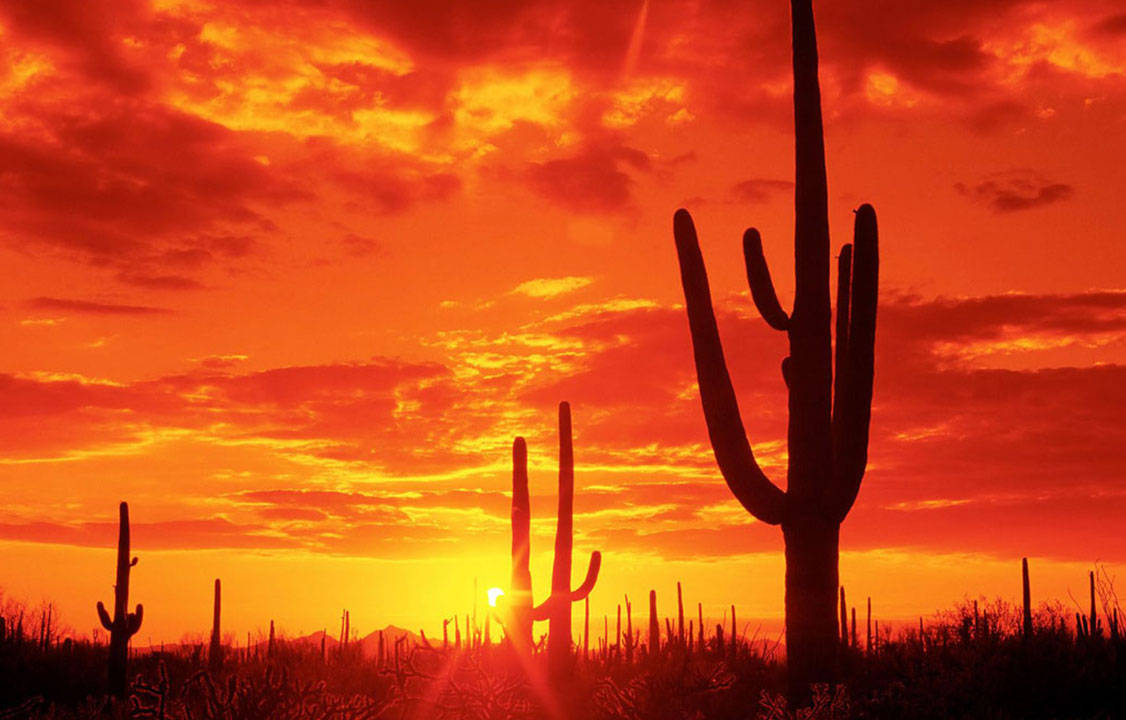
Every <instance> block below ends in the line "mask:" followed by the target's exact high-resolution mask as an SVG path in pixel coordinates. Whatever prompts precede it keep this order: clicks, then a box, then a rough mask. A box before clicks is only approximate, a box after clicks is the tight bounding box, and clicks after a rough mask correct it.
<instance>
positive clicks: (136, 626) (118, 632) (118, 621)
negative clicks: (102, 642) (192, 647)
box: [98, 502, 145, 698]
mask: <svg viewBox="0 0 1126 720" xmlns="http://www.w3.org/2000/svg"><path fill="white" fill-rule="evenodd" d="M118 514H119V516H118V524H117V577H116V581H115V582H114V584H113V618H112V619H110V616H109V613H108V612H106V606H105V605H103V604H102V603H101V601H100V600H99V601H98V619H100V620H101V621H102V627H104V628H105V629H106V630H108V631H109V668H108V669H109V673H108V677H109V692H110V693H111V694H112V695H115V696H117V697H119V698H123V697H125V668H126V664H127V663H128V661H129V638H131V637H133V636H134V635H136V634H137V631H138V630H140V629H141V619H142V618H143V617H144V614H145V609H144V607H143V606H142V605H141V604H140V603H137V610H136V612H129V569H130V568H132V567H133V566H134V565H136V564H137V558H130V556H129V504H128V503H124V502H123V503H121V505H120V507H119V508H118Z"/></svg>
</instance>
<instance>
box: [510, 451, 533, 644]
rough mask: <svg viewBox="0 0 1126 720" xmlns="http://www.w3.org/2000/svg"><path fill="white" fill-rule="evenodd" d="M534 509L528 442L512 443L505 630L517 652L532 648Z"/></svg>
mask: <svg viewBox="0 0 1126 720" xmlns="http://www.w3.org/2000/svg"><path fill="white" fill-rule="evenodd" d="M531 522H532V512H531V506H530V503H529V500H528V446H527V444H525V442H524V438H522V437H518V438H516V440H514V441H513V443H512V519H511V523H512V577H511V580H510V581H509V585H510V587H509V592H508V596H507V598H506V599H507V601H508V607H509V621H508V626H507V627H506V628H505V634H506V635H507V636H508V638H509V640H510V641H511V642H512V645H513V647H514V648H515V649H516V650H517V652H525V653H526V652H529V651H531V649H532V572H531V570H529V568H528V554H529V552H530V550H529V548H530V539H529V536H530V533H531Z"/></svg>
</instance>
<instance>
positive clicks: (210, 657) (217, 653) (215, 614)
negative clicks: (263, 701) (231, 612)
mask: <svg viewBox="0 0 1126 720" xmlns="http://www.w3.org/2000/svg"><path fill="white" fill-rule="evenodd" d="M220 593H221V589H220V585H219V578H215V601H214V606H213V608H212V616H211V647H210V648H209V649H208V651H207V666H208V669H209V670H210V671H211V672H213V673H217V672H219V671H220V670H222V669H223V641H222V639H221V637H220V635H219V611H220V609H221V607H220Z"/></svg>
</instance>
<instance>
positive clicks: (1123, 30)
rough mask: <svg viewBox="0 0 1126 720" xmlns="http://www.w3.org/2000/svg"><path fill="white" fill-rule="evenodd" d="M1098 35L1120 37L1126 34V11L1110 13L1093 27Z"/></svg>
mask: <svg viewBox="0 0 1126 720" xmlns="http://www.w3.org/2000/svg"><path fill="white" fill-rule="evenodd" d="M1092 30H1093V31H1094V33H1095V34H1097V35H1107V36H1110V37H1119V36H1122V35H1126V13H1117V14H1114V15H1108V16H1106V17H1105V18H1103V19H1102V20H1100V21H1099V22H1097V23H1096V24H1095V26H1094V27H1093V28H1092Z"/></svg>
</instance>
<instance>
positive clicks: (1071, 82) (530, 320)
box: [0, 0, 1126, 645]
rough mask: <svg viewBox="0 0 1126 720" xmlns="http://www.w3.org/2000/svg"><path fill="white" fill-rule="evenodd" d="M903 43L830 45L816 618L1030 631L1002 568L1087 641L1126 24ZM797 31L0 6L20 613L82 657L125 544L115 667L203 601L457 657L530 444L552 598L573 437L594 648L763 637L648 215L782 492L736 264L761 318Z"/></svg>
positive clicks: (1007, 9) (544, 18)
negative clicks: (867, 389)
mask: <svg viewBox="0 0 1126 720" xmlns="http://www.w3.org/2000/svg"><path fill="white" fill-rule="evenodd" d="M917 5H918V4H902V3H893V2H888V1H887V0H866V2H863V3H855V2H853V3H847V2H843V1H842V0H835V1H833V2H819V3H818V4H817V22H818V33H819V40H820V43H821V45H820V47H821V82H822V89H823V98H824V112H825V117H826V119H827V126H826V146H827V148H826V149H827V162H828V172H829V191H830V198H829V207H830V221H831V223H832V228H831V230H832V233H833V247H834V248H839V247H840V245H841V244H843V243H844V242H848V241H849V240H850V236H851V227H852V222H853V213H852V211H853V210H854V209H855V208H856V207H857V206H858V205H860V203H862V202H871V203H872V204H873V205H874V206H875V207H876V209H877V212H878V213H879V222H880V242H881V246H880V253H881V256H880V262H881V268H880V272H881V277H880V283H881V287H880V305H879V320H878V332H877V346H876V380H875V394H874V401H873V408H872V430H871V433H872V434H871V443H870V450H869V455H868V457H869V462H868V470H867V474H866V476H865V480H864V484H863V486H862V488H861V491H860V495H859V499H858V500H857V502H856V505H855V507H854V508H853V509H852V512H851V513H850V515H849V517H848V519H847V520H846V521H845V522H844V524H843V526H842V530H841V560H840V564H841V579H842V582H843V584H844V586H845V588H846V590H847V591H848V592H849V594H850V601H851V602H852V604H856V605H857V606H859V605H860V603H861V602H862V599H863V598H864V597H867V596H871V597H872V598H873V604H874V607H875V608H876V609H877V610H878V612H879V613H880V617H881V618H883V619H884V621H885V622H886V621H900V620H902V621H911V620H912V619H913V618H917V617H918V616H920V615H924V616H926V615H930V614H932V613H934V612H936V611H938V610H940V609H943V608H947V607H949V606H950V605H951V604H953V603H955V602H957V601H959V600H961V599H963V598H966V597H978V595H983V596H986V597H994V596H1001V597H1003V598H1006V599H1009V600H1015V599H1016V598H1017V596H1018V592H1019V589H1020V574H1019V573H1020V563H1019V559H1020V558H1021V557H1022V556H1027V557H1029V558H1030V562H1031V566H1032V578H1033V580H1032V582H1033V586H1034V593H1035V600H1036V602H1037V603H1040V602H1046V601H1059V602H1061V603H1063V604H1064V605H1065V607H1067V608H1070V606H1071V603H1072V602H1073V598H1077V597H1079V596H1080V595H1082V593H1084V592H1085V588H1086V582H1087V575H1086V573H1087V571H1088V570H1089V569H1092V568H1094V567H1095V566H1096V564H1099V565H1100V566H1102V567H1103V568H1105V570H1106V571H1107V572H1108V573H1109V575H1111V576H1113V575H1114V574H1115V573H1116V572H1123V571H1126V539H1124V538H1126V535H1124V534H1123V533H1122V532H1121V531H1122V528H1123V523H1122V518H1123V517H1126V475H1124V470H1126V453H1124V451H1123V448H1126V423H1123V421H1122V408H1123V407H1126V364H1124V363H1126V282H1124V275H1123V268H1126V243H1123V238H1122V228H1124V227H1126V202H1123V198H1124V197H1126V173H1123V172H1122V168H1121V165H1122V158H1123V156H1124V151H1126V43H1124V42H1123V41H1124V40H1126V14H1123V13H1122V10H1121V7H1120V6H1119V4H1118V3H1115V2H1112V1H1111V0H1061V1H1060V2H1054V3H1047V2H1037V1H1033V0H1004V1H1003V2H999V3H978V2H968V1H967V0H956V1H954V2H947V3H932V4H928V5H927V6H926V7H918V6H917ZM788 27H789V16H788V14H787V12H786V8H785V5H784V4H780V3H768V2H764V1H762V0H754V1H753V2H750V3H731V2H727V1H726V0H724V1H721V2H698V1H696V0H673V1H672V2H667V3H658V2H649V1H648V0H637V1H636V2H629V3H599V2H592V1H586V0H584V1H583V2H577V3H576V2H562V0H533V1H532V2H528V3H516V4H512V3H505V2H484V3H479V4H476V5H474V6H473V9H470V6H468V5H462V4H458V3H444V2H430V1H429V0H427V1H425V2H421V3H412V4H404V3H364V2H355V1H353V0H327V1H321V0H318V1H316V2H313V1H311V0H283V1H282V2H274V3H263V2H259V1H257V0H238V1H237V2H228V3H218V2H211V1H209V0H107V2H101V3H83V2H77V1H72V0H58V1H52V2H48V3H33V4H28V3H19V2H3V3H0V57H2V58H3V63H2V64H0V107H2V110H3V112H2V118H3V119H2V120H0V187H2V188H3V190H4V194H5V202H4V203H3V204H2V205H0V257H2V258H3V263H4V264H3V266H4V268H5V280H6V282H5V283H4V287H3V289H2V290H0V342H2V343H3V345H4V347H5V349H6V352H5V354H4V358H3V364H2V365H0V388H2V390H3V392H2V393H0V407H2V410H3V412H0V488H2V492H3V497H4V502H3V503H2V504H0V551H2V552H3V555H4V557H5V562H4V571H3V573H2V574H0V604H2V603H4V602H7V601H9V600H17V601H22V602H25V603H27V604H28V605H29V606H30V607H37V606H39V604H40V603H42V602H53V603H55V605H56V607H57V608H58V609H59V611H60V612H61V622H62V624H63V626H64V627H65V628H67V629H68V631H70V632H73V633H75V634H78V635H83V636H88V635H89V634H90V632H91V631H92V630H93V629H94V628H95V627H96V626H97V617H96V615H95V612H94V604H95V602H96V601H98V600H102V601H107V600H109V599H110V598H111V597H112V584H113V577H114V575H113V570H114V565H113V562H114V544H115V541H116V532H117V507H118V502H120V501H122V500H124V501H128V503H129V506H130V512H131V517H132V536H133V537H132V546H133V554H134V555H136V556H138V558H139V562H138V564H137V566H136V567H135V568H134V569H133V574H132V581H131V582H132V587H131V591H130V592H131V597H132V598H133V599H134V601H135V602H141V603H143V604H144V605H145V625H144V629H143V630H142V631H141V633H140V635H139V636H138V637H137V638H135V640H134V643H135V644H139V645H147V644H149V643H150V642H151V643H159V642H161V641H177V640H180V639H182V638H190V639H199V638H202V637H203V635H204V633H205V632H206V630H207V628H208V627H209V626H210V617H211V615H210V613H211V604H210V603H211V593H212V582H213V580H214V579H215V578H216V577H219V578H222V582H223V593H224V595H223V602H224V606H223V611H224V613H225V615H224V631H225V632H229V633H231V634H232V636H233V637H234V638H236V639H239V638H245V636H246V633H247V632H248V631H249V632H261V631H262V630H263V628H265V627H268V626H269V623H270V621H271V620H275V621H277V623H278V625H279V630H280V631H281V632H282V633H283V634H289V635H298V634H301V635H305V634H309V633H313V632H316V631H320V630H323V629H327V632H329V633H331V632H332V631H333V630H332V628H333V627H334V623H337V624H338V623H339V616H340V612H341V609H342V608H347V609H348V610H349V611H350V613H351V617H352V627H353V628H357V629H358V631H359V632H360V633H361V635H366V634H367V633H369V632H371V631H372V630H375V629H378V628H382V627H384V626H386V625H395V626H398V627H402V628H407V629H410V630H412V631H417V629H418V628H423V629H425V631H426V633H427V634H428V635H430V634H432V633H433V635H434V636H436V637H440V636H441V635H440V633H441V627H442V619H443V618H449V617H451V616H453V615H454V614H455V613H456V614H459V615H460V616H462V617H464V615H465V614H466V613H468V612H473V611H474V610H480V611H481V612H483V613H486V612H489V610H488V608H489V607H490V606H496V605H497V602H498V599H499V602H500V605H501V606H503V605H504V603H505V599H504V597H503V595H504V588H506V587H508V586H509V582H510V577H509V573H510V567H509V550H510V542H511V541H510V535H509V523H510V489H511V478H512V465H511V463H512V454H511V446H512V442H513V438H514V437H516V436H523V437H525V438H527V444H528V462H529V476H530V492H531V513H532V520H531V570H532V578H533V591H534V595H535V598H534V599H535V602H536V603H539V602H542V600H543V598H544V597H546V594H547V592H548V590H549V587H550V579H551V550H552V541H553V537H554V532H555V511H556V485H555V483H556V473H557V467H558V466H557V461H558V439H557V427H556V415H555V412H556V406H557V404H558V403H559V402H560V401H568V402H570V404H571V407H572V409H573V413H574V443H575V445H574V447H575V476H576V489H575V518H574V525H575V528H574V529H575V558H576V561H575V564H576V565H577V566H579V567H578V569H576V571H575V572H576V574H578V575H579V577H577V578H575V581H574V584H575V585H578V583H579V582H580V581H581V579H582V577H581V573H582V571H583V570H584V569H585V566H586V565H585V563H586V558H587V557H588V556H589V555H590V553H591V552H592V551H595V550H600V551H601V552H602V554H603V561H602V568H601V573H600V575H599V579H598V583H597V585H596V587H595V589H594V591H593V592H592V594H591V595H590V606H591V615H592V618H591V620H592V627H594V626H596V627H597V628H598V632H599V633H601V632H602V628H603V624H602V623H603V616H604V615H608V616H609V621H608V622H609V626H610V628H611V632H613V624H614V613H615V608H616V606H617V605H618V604H620V603H622V602H623V599H624V596H626V595H627V594H628V596H629V597H630V599H631V602H633V603H634V613H635V616H634V623H635V624H636V623H638V622H640V620H639V619H638V618H639V617H640V613H641V611H642V610H641V608H642V605H643V604H644V602H645V598H646V597H647V595H648V591H649V590H650V589H651V588H655V589H656V590H657V592H658V598H659V603H660V605H661V613H662V614H668V615H671V614H672V613H674V612H675V598H676V583H677V582H678V581H679V582H681V583H682V584H683V586H684V592H685V600H686V603H690V604H691V607H692V609H693V612H695V606H696V603H697V602H700V603H702V604H703V613H704V615H705V616H706V617H707V618H709V619H716V618H722V617H723V616H724V612H725V611H726V609H727V608H729V607H730V605H731V603H735V604H736V605H737V608H738V614H739V617H740V618H742V619H745V621H746V622H747V623H748V627H749V629H748V634H751V633H753V632H760V633H761V635H762V636H764V637H771V638H775V637H777V634H778V628H779V627H780V624H781V618H782V612H783V603H782V587H783V586H782V579H783V573H784V559H783V556H782V547H783V545H782V538H781V534H780V533H779V531H778V529H777V528H775V527H770V526H767V525H765V524H763V523H761V522H758V521H756V520H755V519H754V518H752V517H751V516H750V515H748V514H747V512H746V511H745V510H744V509H743V508H742V507H741V506H740V505H739V503H738V502H737V501H736V500H735V499H734V498H733V497H732V495H731V493H730V491H729V490H728V488H727V486H726V485H725V483H724V481H723V479H722V477H721V476H720V473H719V471H718V469H717V468H716V464H715V460H714V457H713V454H712V449H711V446H710V445H709V441H708V435H707V430H706V428H705V424H704V419H703V414H702V412H701V409H700V399H699V394H698V391H697V387H696V376H695V373H694V369H693V362H692V349H691V344H690V338H689V331H688V323H687V320H686V317H685V311H684V306H683V303H684V300H683V296H682V294H681V287H680V278H679V274H678V270H677V260H676V252H675V249H674V246H673V238H672V214H673V212H674V211H675V210H676V209H677V208H679V207H686V208H688V209H689V210H691V212H692V214H693V216H694V217H695V219H696V223H697V227H698V229H699V231H700V240H701V243H702V250H703V253H704V256H705V259H706V260H707V266H708V270H709V273H710V275H709V278H710V280H711V283H712V291H713V293H714V297H715V301H716V308H717V313H718V321H719V326H720V331H721V333H722V337H723V341H724V348H725V350H726V353H727V359H728V362H729V364H730V367H731V372H732V376H733V380H734V383H735V387H736V390H737V391H738V394H739V402H740V407H741V409H742V414H743V420H744V422H745V424H746V429H747V434H748V437H749V438H750V440H751V442H752V443H753V445H754V452H755V456H756V457H757V459H758V460H759V463H760V464H761V465H762V467H763V469H764V471H765V472H766V473H767V474H768V475H769V476H770V477H771V478H772V479H773V480H774V481H775V482H776V483H778V484H779V485H782V486H784V484H785V470H786V460H787V457H786V417H787V416H786V393H785V390H786V388H785V385H784V383H783V380H782V376H781V372H780V362H781V360H782V358H783V357H784V356H785V354H786V341H785V336H784V334H782V333H777V332H774V331H772V330H770V329H769V328H768V327H767V326H766V324H765V323H764V322H763V321H762V320H761V319H760V318H759V316H758V313H757V312H756V311H755V309H754V307H753V306H752V304H751V302H750V298H749V293H748V290H747V284H746V277H745V274H744V273H745V271H744V265H743V258H742V255H741V245H740V238H741V237H742V232H743V230H744V229H745V228H746V227H748V226H750V225H754V226H755V227H757V228H759V229H760V230H761V231H762V236H763V244H764V250H765V253H766V256H767V258H768V260H769V263H770V265H771V268H772V272H773V276H774V281H775V283H776V286H777V288H778V293H779V296H780V298H781V300H782V303H783V305H786V306H787V307H788V306H789V304H790V302H791V300H792V297H793V262H794V260H793V257H794V256H793V174H794V170H793V152H794V141H793V137H792V116H791V105H790V103H791V90H792V87H791V80H790V78H791V75H790V72H791V68H790V54H789V53H790V48H789V41H788V37H789V35H788ZM834 252H836V250H834ZM475 593H476V595H477V596H476V597H475V596H474V595H475ZM582 611H583V609H582V605H581V603H578V604H576V605H575V607H574V613H575V617H576V618H579V619H580V620H581V617H582ZM334 618H335V619H334ZM595 618H597V622H595ZM538 627H539V626H537V633H536V635H537V637H538V635H539V631H538ZM581 628H582V625H581V622H580V623H579V624H577V625H576V626H575V631H576V632H581ZM756 628H758V630H756ZM498 635H499V634H498ZM496 638H497V635H494V636H493V639H494V640H495V639H496Z"/></svg>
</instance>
